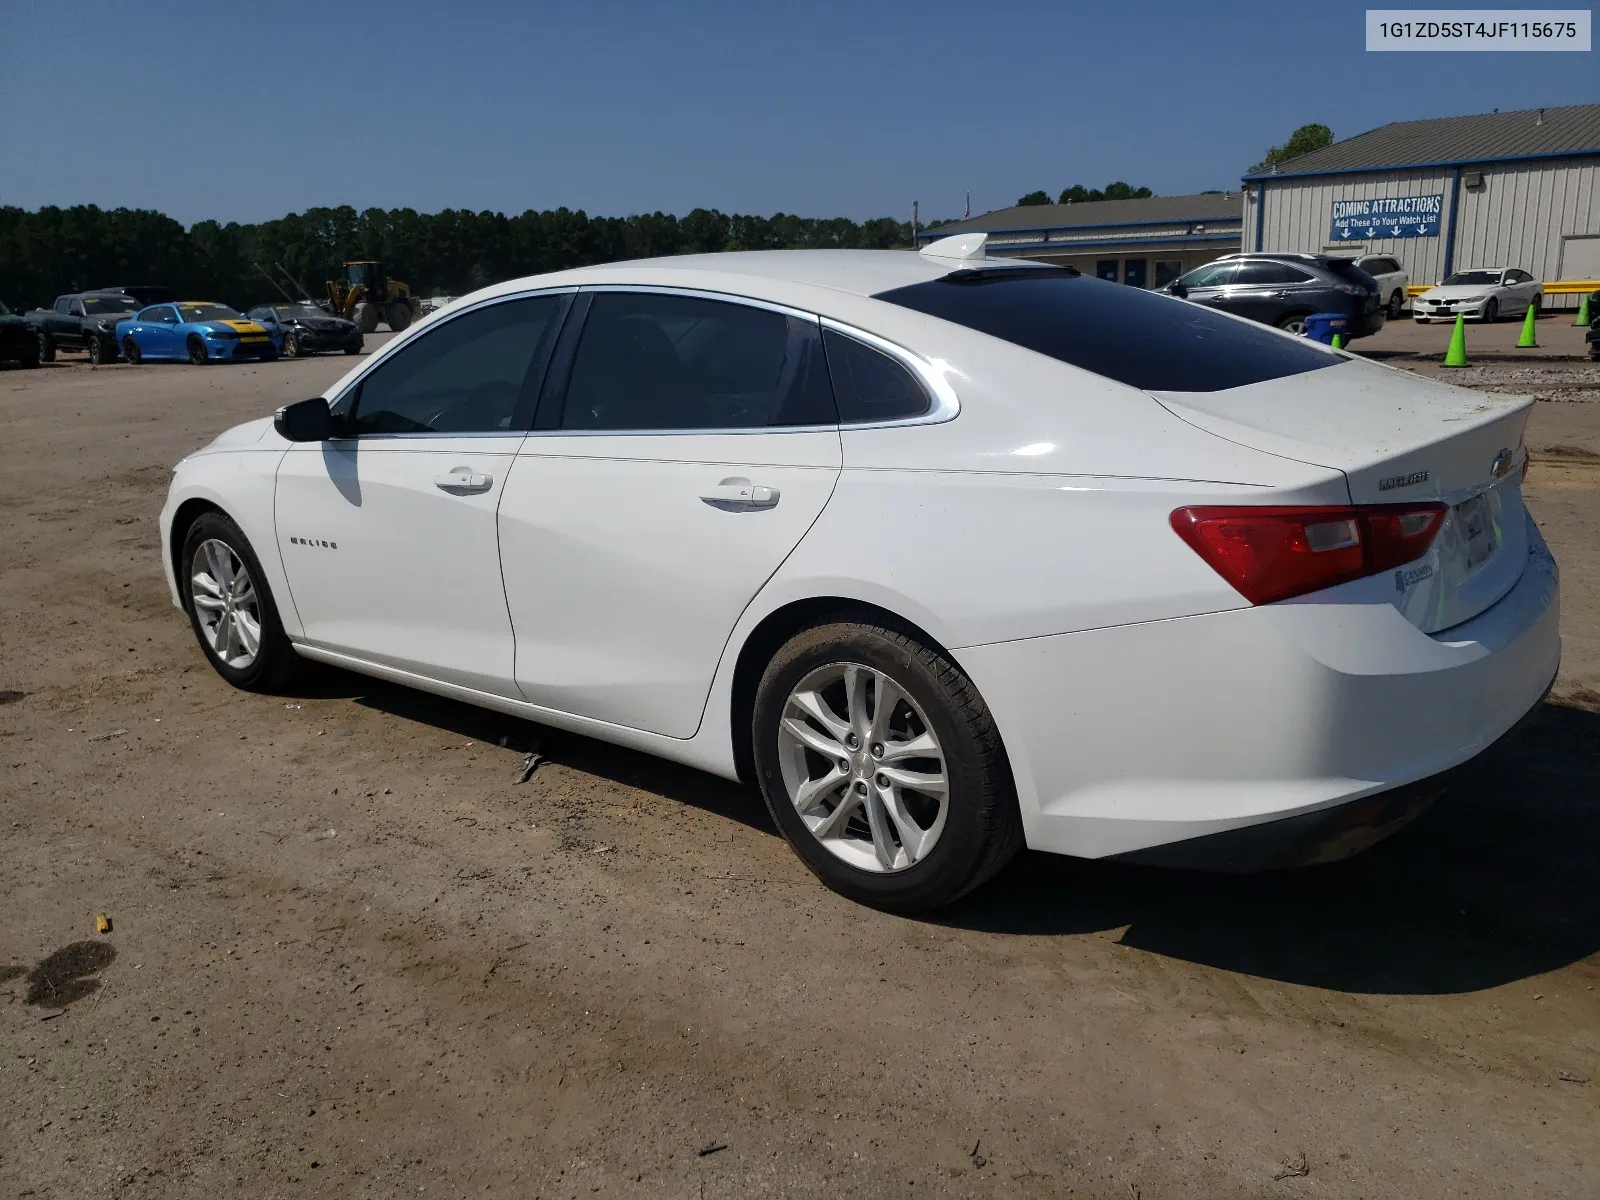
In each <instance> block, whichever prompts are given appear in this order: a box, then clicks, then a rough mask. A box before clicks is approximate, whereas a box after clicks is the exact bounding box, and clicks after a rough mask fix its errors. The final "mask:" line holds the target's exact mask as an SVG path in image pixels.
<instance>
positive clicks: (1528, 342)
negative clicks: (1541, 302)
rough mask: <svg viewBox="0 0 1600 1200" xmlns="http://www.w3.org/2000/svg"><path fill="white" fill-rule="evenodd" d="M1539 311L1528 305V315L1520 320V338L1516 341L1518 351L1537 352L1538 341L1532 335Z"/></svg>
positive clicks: (1535, 307)
mask: <svg viewBox="0 0 1600 1200" xmlns="http://www.w3.org/2000/svg"><path fill="white" fill-rule="evenodd" d="M1538 317H1539V309H1538V307H1537V306H1536V305H1532V304H1530V305H1528V315H1527V316H1525V317H1523V318H1522V336H1521V337H1519V338H1518V339H1517V349H1518V350H1537V349H1538V348H1539V339H1538V338H1536V337H1535V336H1534V335H1533V323H1534V321H1536V320H1538Z"/></svg>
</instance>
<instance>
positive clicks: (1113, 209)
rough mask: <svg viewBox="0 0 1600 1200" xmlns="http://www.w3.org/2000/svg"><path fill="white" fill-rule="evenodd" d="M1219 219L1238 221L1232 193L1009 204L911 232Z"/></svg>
mask: <svg viewBox="0 0 1600 1200" xmlns="http://www.w3.org/2000/svg"><path fill="white" fill-rule="evenodd" d="M1224 219H1232V220H1235V221H1237V220H1239V219H1240V204H1239V193H1238V192H1222V193H1216V194H1214V193H1211V192H1203V193H1201V194H1200V195H1198V196H1147V197H1145V198H1144V199H1142V200H1090V201H1087V202H1085V203H1083V204H1021V205H1017V206H1016V207H1013V208H997V209H995V210H994V211H993V212H987V213H984V214H983V215H982V216H981V217H973V218H972V219H971V220H968V221H957V222H955V223H954V224H953V225H940V226H939V227H938V228H937V229H929V230H919V231H918V234H917V236H918V237H950V236H952V235H954V234H957V233H979V232H987V233H993V232H996V231H998V230H1034V229H1080V228H1091V227H1095V226H1113V225H1146V224H1167V223H1170V222H1174V221H1216V220H1224Z"/></svg>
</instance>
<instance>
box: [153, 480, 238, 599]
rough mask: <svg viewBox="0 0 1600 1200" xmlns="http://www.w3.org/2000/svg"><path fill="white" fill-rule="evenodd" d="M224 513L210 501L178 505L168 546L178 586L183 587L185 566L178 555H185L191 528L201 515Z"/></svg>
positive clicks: (186, 502) (190, 501)
mask: <svg viewBox="0 0 1600 1200" xmlns="http://www.w3.org/2000/svg"><path fill="white" fill-rule="evenodd" d="M208 512H214V513H222V515H223V516H227V515H228V514H227V513H225V512H222V509H221V508H219V507H218V506H217V505H215V504H213V503H211V501H209V500H185V501H184V502H183V503H182V504H180V505H178V511H177V512H175V513H173V514H172V532H171V535H170V538H169V541H170V544H169V545H168V546H167V558H168V560H169V561H170V562H171V563H172V576H173V578H174V579H176V580H178V581H179V582H178V586H179V588H180V589H181V588H182V586H183V566H182V564H181V563H179V562H178V555H180V554H181V553H183V540H184V538H186V537H188V536H189V526H191V525H193V524H194V523H195V521H196V520H197V519H198V518H199V516H200V514H201V513H208Z"/></svg>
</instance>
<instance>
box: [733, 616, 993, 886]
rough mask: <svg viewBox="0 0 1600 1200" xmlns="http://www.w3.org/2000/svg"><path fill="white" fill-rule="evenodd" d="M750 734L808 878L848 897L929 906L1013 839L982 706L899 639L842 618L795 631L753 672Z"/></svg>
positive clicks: (980, 877)
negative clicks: (755, 685)
mask: <svg viewBox="0 0 1600 1200" xmlns="http://www.w3.org/2000/svg"><path fill="white" fill-rule="evenodd" d="M752 734H753V737H754V746H755V764H756V774H757V778H758V780H759V782H760V785H761V791H762V794H763V796H764V797H765V798H766V802H767V808H768V809H769V810H770V811H771V813H772V818H773V820H774V821H775V822H777V825H778V828H779V829H781V830H782V831H783V835H784V837H785V838H786V839H787V840H788V842H789V845H790V846H791V847H792V848H793V849H794V851H795V853H796V854H798V855H799V856H800V858H801V860H802V861H803V862H804V863H805V864H806V866H807V867H809V868H810V869H811V871H812V873H813V874H815V875H816V876H817V878H819V879H820V880H822V882H823V883H825V884H827V885H828V887H830V888H832V889H833V890H834V891H836V892H838V893H839V894H840V895H842V896H845V897H847V898H849V899H851V900H855V901H857V902H858V903H861V904H867V905H870V906H872V907H874V908H879V909H883V910H885V911H887V912H897V913H917V912H926V911H928V910H930V909H935V908H939V907H940V906H942V905H945V904H949V903H950V902H951V901H953V900H956V899H957V898H959V897H960V896H963V895H965V894H966V893H967V892H970V891H971V890H972V889H973V888H975V887H978V886H979V885H980V884H982V883H984V882H985V881H987V880H988V879H989V878H991V877H992V876H993V875H994V874H995V873H996V872H997V871H999V870H1000V868H1001V867H1003V866H1005V864H1006V863H1007V862H1009V861H1010V860H1011V858H1012V856H1013V855H1015V854H1016V852H1017V851H1018V849H1020V848H1021V846H1022V820H1021V816H1020V814H1019V812H1018V810H1017V801H1016V795H1015V792H1014V789H1013V786H1012V780H1011V767H1010V764H1009V762H1008V761H1007V759H1006V754H1005V748H1004V746H1003V745H1002V744H1001V741H1000V734H999V731H998V730H997V729H996V728H995V725H994V720H993V718H992V717H991V716H990V714H989V710H988V707H987V706H986V705H985V704H984V702H983V698H982V697H981V696H979V695H978V690H977V688H976V687H975V686H974V685H973V683H972V681H971V680H970V679H968V678H967V677H966V675H965V674H963V673H962V671H961V670H960V668H958V667H957V666H955V664H954V663H952V662H951V661H950V660H949V659H948V658H946V657H945V656H944V655H943V654H941V653H940V652H938V651H936V650H933V649H931V648H930V647H928V646H926V645H924V644H922V643H921V642H920V641H918V640H917V639H916V638H914V637H912V636H910V635H909V634H906V633H903V632H901V631H899V630H896V629H892V628H888V627H885V626H880V625H872V624H858V623H855V622H845V621H840V622H834V623H829V624H825V625H818V626H814V627H812V628H810V629H806V630H803V631H801V632H800V633H798V634H796V635H795V636H794V637H793V638H791V639H790V640H789V641H788V642H787V643H786V644H785V645H784V646H783V648H782V649H780V650H779V651H778V653H777V654H776V655H775V656H774V657H773V659H772V661H771V662H770V663H768V665H767V669H766V671H765V672H764V673H763V675H762V678H761V682H760V685H759V686H758V688H757V691H756V702H755V711H754V714H753V719H752Z"/></svg>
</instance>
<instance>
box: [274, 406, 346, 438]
mask: <svg viewBox="0 0 1600 1200" xmlns="http://www.w3.org/2000/svg"><path fill="white" fill-rule="evenodd" d="M272 427H273V428H274V429H276V430H277V431H278V434H279V436H280V437H283V438H287V439H288V440H289V441H291V442H325V441H327V440H328V439H330V438H331V437H333V414H332V413H331V412H329V411H328V402H327V401H326V400H325V399H323V398H322V397H321V396H317V397H315V398H313V399H311V400H301V401H300V402H299V403H298V404H286V405H284V406H283V407H282V408H280V409H279V410H278V411H277V413H276V414H275V415H274V416H273V418H272Z"/></svg>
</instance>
